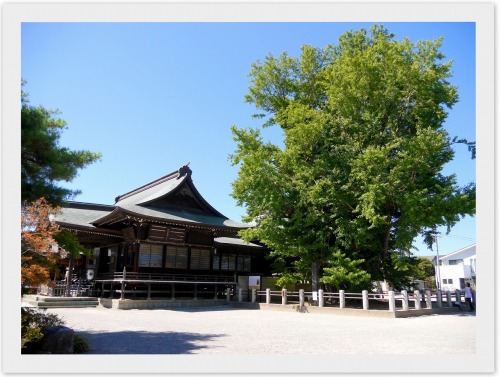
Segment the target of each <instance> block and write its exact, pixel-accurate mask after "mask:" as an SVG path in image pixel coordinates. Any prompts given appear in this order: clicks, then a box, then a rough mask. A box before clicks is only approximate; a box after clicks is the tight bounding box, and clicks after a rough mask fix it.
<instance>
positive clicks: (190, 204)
mask: <svg viewBox="0 0 500 377" xmlns="http://www.w3.org/2000/svg"><path fill="white" fill-rule="evenodd" d="M191 173H192V172H191V169H189V167H188V165H185V166H183V167H181V168H180V169H178V170H177V171H174V172H172V173H170V174H167V175H165V176H163V177H161V178H158V179H156V180H154V181H152V182H150V183H147V184H145V185H143V186H140V187H138V188H136V189H134V190H132V191H129V192H127V193H125V194H122V195H119V196H117V197H116V198H115V204H114V205H112V206H100V207H99V205H91V204H87V205H86V206H85V205H83V203H80V207H81V208H75V206H74V205H73V204H72V205H70V206H69V207H68V208H64V209H63V211H61V213H62V215H63V216H62V217H61V216H58V218H57V221H64V220H63V218H66V219H71V221H72V223H73V224H76V225H82V226H88V227H96V228H97V227H99V228H101V227H106V226H109V225H111V224H113V223H115V222H119V221H122V220H124V219H130V218H136V219H137V218H146V219H148V220H151V221H157V222H163V223H165V222H167V223H168V222H172V223H180V224H186V225H199V226H210V227H223V228H237V229H242V228H248V227H249V226H250V225H248V224H242V223H238V222H236V221H233V220H230V219H228V218H227V217H226V216H224V215H222V214H221V213H220V212H218V211H217V210H216V209H215V208H213V207H212V206H211V205H210V204H209V203H208V202H207V201H206V200H205V199H204V198H203V197H202V196H201V194H200V193H199V192H198V190H197V189H196V187H195V186H194V184H193V181H192V179H191Z"/></svg>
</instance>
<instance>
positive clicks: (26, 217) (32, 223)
mask: <svg viewBox="0 0 500 377" xmlns="http://www.w3.org/2000/svg"><path fill="white" fill-rule="evenodd" d="M58 211H59V207H52V206H51V205H50V204H49V203H48V202H47V201H46V200H45V199H44V198H40V199H38V200H37V201H35V202H31V203H29V202H24V203H23V206H22V208H21V283H22V285H23V286H37V285H38V284H43V283H48V282H50V273H51V272H55V271H56V269H57V262H58V260H59V254H58V253H57V252H56V250H53V247H57V242H56V241H55V240H54V238H53V237H54V236H55V234H56V233H57V232H59V230H60V229H59V226H58V225H57V224H56V223H55V222H54V221H53V218H52V217H53V216H54V215H55V214H56V213H57V212H58Z"/></svg>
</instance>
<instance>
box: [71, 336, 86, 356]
mask: <svg viewBox="0 0 500 377" xmlns="http://www.w3.org/2000/svg"><path fill="white" fill-rule="evenodd" d="M89 349H90V346H89V341H88V340H87V337H86V336H85V335H82V334H75V337H74V339H73V353H84V352H88V350H89Z"/></svg>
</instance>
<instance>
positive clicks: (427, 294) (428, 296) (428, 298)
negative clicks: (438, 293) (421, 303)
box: [425, 289, 432, 309]
mask: <svg viewBox="0 0 500 377" xmlns="http://www.w3.org/2000/svg"><path fill="white" fill-rule="evenodd" d="M425 304H426V306H427V309H432V300H431V291H430V290H428V289H426V290H425Z"/></svg>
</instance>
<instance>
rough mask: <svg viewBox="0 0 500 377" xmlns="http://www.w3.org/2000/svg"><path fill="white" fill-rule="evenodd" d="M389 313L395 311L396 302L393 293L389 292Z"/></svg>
mask: <svg viewBox="0 0 500 377" xmlns="http://www.w3.org/2000/svg"><path fill="white" fill-rule="evenodd" d="M389 311H390V312H395V311H396V300H395V298H394V291H389Z"/></svg>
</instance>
